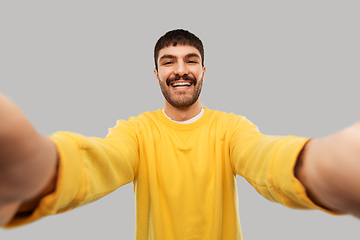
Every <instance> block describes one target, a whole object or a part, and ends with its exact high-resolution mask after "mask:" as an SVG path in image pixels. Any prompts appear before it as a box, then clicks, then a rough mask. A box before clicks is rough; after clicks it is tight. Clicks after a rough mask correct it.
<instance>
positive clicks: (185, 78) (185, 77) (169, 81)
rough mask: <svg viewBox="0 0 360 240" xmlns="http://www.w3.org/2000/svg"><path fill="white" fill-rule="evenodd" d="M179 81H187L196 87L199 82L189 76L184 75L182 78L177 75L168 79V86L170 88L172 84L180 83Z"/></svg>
mask: <svg viewBox="0 0 360 240" xmlns="http://www.w3.org/2000/svg"><path fill="white" fill-rule="evenodd" d="M179 80H186V81H191V83H192V84H194V86H195V85H196V83H197V80H196V78H195V77H192V76H190V75H188V74H184V75H182V76H180V75H179V74H176V75H175V76H171V77H168V78H167V79H166V85H168V86H170V84H171V83H172V82H174V81H179Z"/></svg>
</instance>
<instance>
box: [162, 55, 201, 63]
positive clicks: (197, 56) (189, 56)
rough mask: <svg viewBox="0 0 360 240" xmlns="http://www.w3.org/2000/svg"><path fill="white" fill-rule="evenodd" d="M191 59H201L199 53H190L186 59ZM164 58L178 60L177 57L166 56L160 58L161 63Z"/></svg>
mask: <svg viewBox="0 0 360 240" xmlns="http://www.w3.org/2000/svg"><path fill="white" fill-rule="evenodd" d="M191 57H196V58H198V59H200V56H199V54H197V53H189V54H187V55H186V56H185V58H191ZM164 58H170V59H176V58H177V57H176V56H174V55H171V54H165V55H162V56H161V57H160V59H159V62H161V60H163V59H164Z"/></svg>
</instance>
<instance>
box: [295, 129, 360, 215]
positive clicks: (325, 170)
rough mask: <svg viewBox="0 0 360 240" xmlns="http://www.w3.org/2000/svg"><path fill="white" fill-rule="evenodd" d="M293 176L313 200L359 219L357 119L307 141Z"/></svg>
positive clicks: (359, 173) (359, 155)
mask: <svg viewBox="0 0 360 240" xmlns="http://www.w3.org/2000/svg"><path fill="white" fill-rule="evenodd" d="M295 175H296V177H297V178H298V179H299V180H300V181H301V182H302V184H303V185H304V186H305V188H306V190H307V193H308V195H309V197H310V198H311V199H312V200H313V201H314V202H315V203H317V204H319V205H320V206H323V207H325V208H328V209H330V210H334V211H338V212H342V213H346V214H352V215H354V216H355V217H357V218H360V122H358V123H357V124H354V125H352V126H350V127H349V128H346V129H344V130H342V131H340V132H338V133H335V134H333V135H330V136H328V137H325V138H321V139H313V140H310V141H309V142H308V143H307V144H306V146H305V148H304V149H303V152H302V153H301V154H300V156H299V159H298V163H297V165H296V167H295Z"/></svg>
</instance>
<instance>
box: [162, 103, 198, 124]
mask: <svg viewBox="0 0 360 240" xmlns="http://www.w3.org/2000/svg"><path fill="white" fill-rule="evenodd" d="M164 111H165V113H166V115H168V116H169V117H170V118H171V119H172V120H174V121H186V120H189V119H191V118H193V117H195V116H196V115H198V114H199V113H200V112H201V104H200V100H199V99H198V100H197V101H196V102H195V103H194V104H193V105H191V106H190V107H188V108H184V109H179V108H175V107H173V106H172V105H171V104H169V103H168V102H167V101H166V100H165V106H164Z"/></svg>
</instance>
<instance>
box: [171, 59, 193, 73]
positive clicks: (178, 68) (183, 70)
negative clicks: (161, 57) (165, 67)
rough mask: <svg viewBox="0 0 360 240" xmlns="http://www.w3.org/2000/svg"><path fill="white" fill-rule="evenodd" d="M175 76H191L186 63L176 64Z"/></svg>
mask: <svg viewBox="0 0 360 240" xmlns="http://www.w3.org/2000/svg"><path fill="white" fill-rule="evenodd" d="M174 74H175V75H180V76H183V75H186V74H189V72H188V70H187V68H186V64H185V63H184V62H181V61H180V62H178V64H176V67H175V70H174Z"/></svg>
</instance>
